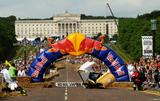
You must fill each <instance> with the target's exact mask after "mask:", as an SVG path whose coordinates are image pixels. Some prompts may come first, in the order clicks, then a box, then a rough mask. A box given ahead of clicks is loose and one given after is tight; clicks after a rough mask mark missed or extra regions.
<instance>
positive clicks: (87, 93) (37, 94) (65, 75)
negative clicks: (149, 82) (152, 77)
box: [0, 64, 160, 101]
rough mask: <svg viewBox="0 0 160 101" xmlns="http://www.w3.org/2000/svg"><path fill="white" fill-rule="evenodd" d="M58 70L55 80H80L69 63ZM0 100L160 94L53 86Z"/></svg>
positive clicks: (81, 100) (145, 98)
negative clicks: (26, 94)
mask: <svg viewBox="0 0 160 101" xmlns="http://www.w3.org/2000/svg"><path fill="white" fill-rule="evenodd" d="M59 72H60V76H59V77H57V78H56V79H55V80H54V81H55V82H82V80H81V79H80V77H79V75H78V73H77V72H76V70H74V69H73V68H72V65H71V64H67V65H66V68H65V69H61V70H60V71H59ZM0 101H160V96H156V95H151V94H147V93H144V92H139V91H133V90H129V89H126V88H108V89H85V88H83V87H53V88H32V89H28V96H16V97H6V98H0Z"/></svg>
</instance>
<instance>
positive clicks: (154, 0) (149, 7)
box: [0, 0, 160, 18]
mask: <svg viewBox="0 0 160 101" xmlns="http://www.w3.org/2000/svg"><path fill="white" fill-rule="evenodd" d="M107 2H108V3H109V4H110V6H111V8H112V9H113V13H114V15H115V16H118V17H136V16H137V15H138V14H144V13H149V12H151V11H153V10H160V0H0V16H1V17H5V16H9V15H15V16H17V17H20V18H48V17H51V16H53V15H55V14H58V13H64V12H65V11H66V10H67V11H68V12H70V13H77V14H86V15H94V16H108V15H111V14H110V12H109V9H108V8H107V6H106V3H107Z"/></svg>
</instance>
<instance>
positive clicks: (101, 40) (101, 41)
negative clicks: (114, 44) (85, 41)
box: [99, 34, 107, 44]
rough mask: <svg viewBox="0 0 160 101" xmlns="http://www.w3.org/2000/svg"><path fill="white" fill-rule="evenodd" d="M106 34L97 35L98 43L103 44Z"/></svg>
mask: <svg viewBox="0 0 160 101" xmlns="http://www.w3.org/2000/svg"><path fill="white" fill-rule="evenodd" d="M106 35H107V34H104V35H101V36H99V40H100V43H101V44H103V43H104V38H105V37H106Z"/></svg>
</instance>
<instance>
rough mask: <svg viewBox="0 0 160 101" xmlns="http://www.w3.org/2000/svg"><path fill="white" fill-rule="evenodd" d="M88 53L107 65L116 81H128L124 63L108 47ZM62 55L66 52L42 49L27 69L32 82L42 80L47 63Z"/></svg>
mask: <svg viewBox="0 0 160 101" xmlns="http://www.w3.org/2000/svg"><path fill="white" fill-rule="evenodd" d="M103 47H106V46H103ZM88 54H90V55H92V56H95V57H96V58H98V59H100V60H102V61H103V62H104V63H105V64H106V65H107V66H108V67H109V69H110V71H111V73H112V74H113V75H114V76H115V78H116V81H129V76H128V70H127V67H126V64H125V63H124V62H123V60H122V59H121V58H120V57H119V56H118V55H117V54H116V53H115V52H114V51H113V50H111V49H110V48H108V47H106V50H104V49H101V50H96V49H94V50H93V51H92V52H91V53H88ZM64 55H67V54H62V53H61V52H60V51H57V52H49V51H48V50H45V51H43V52H42V53H40V54H39V55H38V56H37V57H36V59H35V60H34V61H33V62H32V64H31V65H30V68H29V70H28V75H29V76H31V77H32V80H33V81H34V82H42V81H44V80H43V74H44V72H45V71H46V69H47V68H48V67H49V65H50V64H51V63H52V62H54V61H55V60H57V59H59V58H61V57H62V56H64Z"/></svg>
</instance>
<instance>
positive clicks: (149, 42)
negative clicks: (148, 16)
mask: <svg viewBox="0 0 160 101" xmlns="http://www.w3.org/2000/svg"><path fill="white" fill-rule="evenodd" d="M142 55H143V57H144V58H151V57H152V56H153V37H152V36H142Z"/></svg>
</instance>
